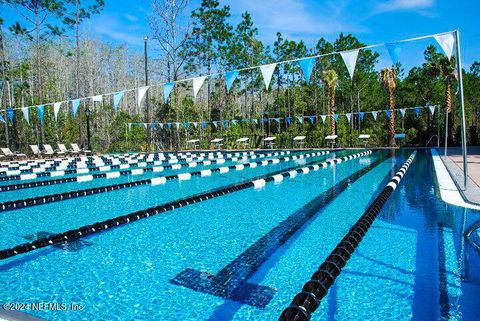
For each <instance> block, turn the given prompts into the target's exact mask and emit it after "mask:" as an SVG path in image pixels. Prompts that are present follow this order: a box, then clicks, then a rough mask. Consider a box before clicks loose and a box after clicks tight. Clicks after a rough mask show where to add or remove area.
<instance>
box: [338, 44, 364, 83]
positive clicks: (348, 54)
mask: <svg viewBox="0 0 480 321" xmlns="http://www.w3.org/2000/svg"><path fill="white" fill-rule="evenodd" d="M359 51H360V49H355V50H349V51H342V52H340V55H341V56H342V58H343V62H345V65H346V66H347V69H348V73H349V74H350V78H353V73H354V71H355V65H356V64H357V58H358V53H359Z"/></svg>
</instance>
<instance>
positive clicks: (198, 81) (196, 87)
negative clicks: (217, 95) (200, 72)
mask: <svg viewBox="0 0 480 321" xmlns="http://www.w3.org/2000/svg"><path fill="white" fill-rule="evenodd" d="M206 78H207V76H201V77H196V78H193V98H197V94H198V92H199V91H200V88H202V85H203V82H204V81H205V79H206Z"/></svg>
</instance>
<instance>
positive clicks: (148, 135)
mask: <svg viewBox="0 0 480 321" xmlns="http://www.w3.org/2000/svg"><path fill="white" fill-rule="evenodd" d="M143 41H144V54H145V86H148V51H147V41H148V36H145V37H143ZM145 122H146V123H150V122H151V121H150V104H149V103H148V91H147V92H146V93H145ZM151 141H152V137H151V133H150V128H149V126H147V150H150V144H151Z"/></svg>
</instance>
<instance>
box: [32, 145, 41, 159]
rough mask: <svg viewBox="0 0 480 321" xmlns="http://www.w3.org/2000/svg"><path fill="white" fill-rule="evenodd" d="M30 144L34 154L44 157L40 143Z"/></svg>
mask: <svg viewBox="0 0 480 321" xmlns="http://www.w3.org/2000/svg"><path fill="white" fill-rule="evenodd" d="M29 146H30V149H31V150H32V154H33V156H36V157H42V151H41V150H40V148H39V147H38V145H29Z"/></svg>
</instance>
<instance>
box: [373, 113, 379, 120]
mask: <svg viewBox="0 0 480 321" xmlns="http://www.w3.org/2000/svg"><path fill="white" fill-rule="evenodd" d="M377 115H378V111H372V116H373V120H377Z"/></svg>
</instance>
